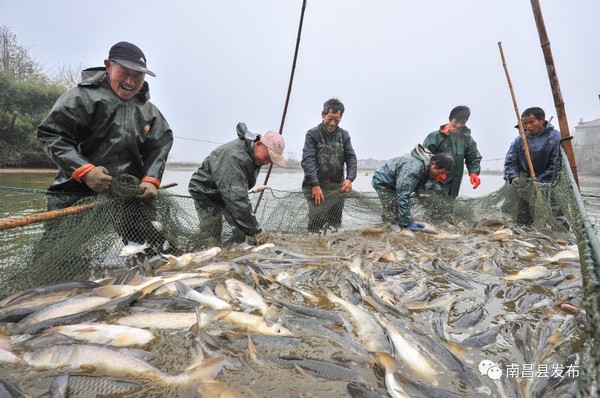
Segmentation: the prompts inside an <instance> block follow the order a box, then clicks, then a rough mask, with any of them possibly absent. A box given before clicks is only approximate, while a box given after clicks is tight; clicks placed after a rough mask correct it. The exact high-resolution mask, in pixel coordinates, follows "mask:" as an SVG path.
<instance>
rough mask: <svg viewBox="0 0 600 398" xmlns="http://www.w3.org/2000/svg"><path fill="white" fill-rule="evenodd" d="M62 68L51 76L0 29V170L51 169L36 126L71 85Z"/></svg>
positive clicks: (13, 36) (67, 73) (71, 76)
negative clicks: (2, 168) (4, 168)
mask: <svg viewBox="0 0 600 398" xmlns="http://www.w3.org/2000/svg"><path fill="white" fill-rule="evenodd" d="M73 76H74V75H73V73H72V72H71V70H70V69H69V68H63V69H62V70H61V71H59V72H58V73H57V74H56V75H55V76H49V75H48V74H47V73H45V72H44V68H43V66H42V65H41V64H40V63H39V62H37V61H36V60H35V59H34V58H33V57H32V56H31V54H30V53H29V51H28V49H27V48H25V47H23V46H22V45H20V44H19V43H18V41H17V38H16V36H15V35H14V34H13V33H11V31H10V30H9V29H8V28H7V27H5V26H0V167H24V168H52V167H55V165H54V164H53V163H52V162H51V161H50V159H49V158H48V157H47V156H46V154H45V153H44V151H43V150H42V147H41V145H40V143H39V142H38V140H37V126H38V125H39V124H40V123H41V121H42V120H43V119H44V118H45V117H46V115H47V114H48V112H49V111H50V109H51V108H52V105H53V104H54V102H55V101H56V100H57V99H58V97H59V96H60V95H61V94H62V93H63V92H65V91H66V89H67V88H69V87H71V86H72V85H73V82H74V79H73Z"/></svg>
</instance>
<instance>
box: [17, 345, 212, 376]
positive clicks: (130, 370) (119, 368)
mask: <svg viewBox="0 0 600 398" xmlns="http://www.w3.org/2000/svg"><path fill="white" fill-rule="evenodd" d="M23 359H24V360H25V361H26V362H27V364H28V365H29V366H32V367H34V368H35V369H64V370H70V371H76V372H79V371H83V370H85V369H89V368H93V369H95V370H96V372H98V373H99V374H102V375H104V376H109V377H122V375H124V374H126V375H129V376H131V377H133V378H135V379H139V380H144V381H148V382H150V383H154V384H165V385H173V386H181V385H187V384H189V383H191V382H208V381H211V380H213V379H214V377H215V376H216V374H217V373H218V372H220V370H221V365H222V362H223V358H215V359H212V360H209V361H206V362H204V363H202V364H201V365H198V366H195V367H192V368H191V369H188V370H187V371H185V372H184V373H182V374H179V375H175V376H173V375H169V374H166V373H164V372H163V371H161V370H160V369H158V368H156V367H155V366H153V365H151V364H149V363H147V362H145V361H143V360H141V359H138V358H137V357H135V356H133V355H128V354H126V353H124V352H122V351H117V350H113V349H109V348H105V347H102V346H96V345H84V344H81V345H79V344H77V345H57V346H53V347H48V348H46V349H42V350H39V351H33V352H26V353H24V354H23Z"/></svg>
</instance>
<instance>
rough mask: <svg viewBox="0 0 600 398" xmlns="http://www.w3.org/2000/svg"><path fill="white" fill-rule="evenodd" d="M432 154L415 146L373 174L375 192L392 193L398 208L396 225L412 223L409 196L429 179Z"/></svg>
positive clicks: (422, 186)
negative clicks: (409, 151) (408, 152)
mask: <svg viewBox="0 0 600 398" xmlns="http://www.w3.org/2000/svg"><path fill="white" fill-rule="evenodd" d="M432 157H433V154H432V153H431V152H429V151H428V150H427V149H425V148H424V147H423V146H421V145H417V146H416V147H415V149H413V150H412V151H411V153H410V154H407V155H404V156H401V157H399V158H395V159H392V160H390V161H388V162H387V163H386V164H384V165H383V166H381V167H379V168H378V169H377V170H376V171H375V172H374V173H373V179H372V180H371V185H372V186H373V188H375V190H376V191H392V192H393V193H394V194H395V197H396V205H397V208H398V225H401V226H406V225H408V224H410V223H412V222H413V219H412V216H411V213H410V196H411V194H412V193H414V192H417V191H420V190H422V189H424V187H425V184H426V182H427V180H428V179H429V176H428V172H429V163H430V162H431V158H432Z"/></svg>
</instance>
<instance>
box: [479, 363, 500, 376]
mask: <svg viewBox="0 0 600 398" xmlns="http://www.w3.org/2000/svg"><path fill="white" fill-rule="evenodd" d="M479 372H480V373H481V375H482V376H483V375H486V376H487V377H489V378H490V379H492V380H499V379H500V378H501V377H502V370H501V369H500V368H499V367H498V366H496V364H495V363H494V362H492V361H490V360H489V359H484V360H483V361H481V362H479Z"/></svg>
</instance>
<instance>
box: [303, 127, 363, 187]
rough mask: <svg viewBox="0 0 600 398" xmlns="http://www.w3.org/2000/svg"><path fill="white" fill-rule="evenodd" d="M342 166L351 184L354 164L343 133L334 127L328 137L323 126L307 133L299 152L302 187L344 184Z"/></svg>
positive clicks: (346, 133) (354, 175)
mask: <svg viewBox="0 0 600 398" xmlns="http://www.w3.org/2000/svg"><path fill="white" fill-rule="evenodd" d="M344 163H345V164H346V178H347V179H349V180H350V181H354V180H355V179H356V166H357V160H356V154H355V153H354V149H353V148H352V142H351V141H350V134H348V132H347V131H346V130H344V129H343V128H341V127H337V128H336V129H335V131H334V132H333V133H328V132H327V130H326V129H325V126H324V125H323V123H321V124H319V125H318V126H317V127H313V128H312V129H310V130H308V132H307V133H306V138H305V140H304V148H303V149H302V163H301V165H302V168H303V169H304V181H303V182H302V186H303V187H313V186H315V185H324V184H327V183H341V182H342V181H344Z"/></svg>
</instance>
